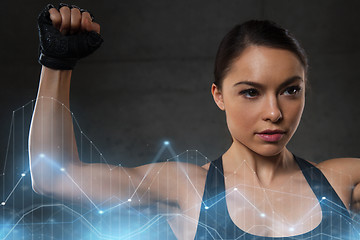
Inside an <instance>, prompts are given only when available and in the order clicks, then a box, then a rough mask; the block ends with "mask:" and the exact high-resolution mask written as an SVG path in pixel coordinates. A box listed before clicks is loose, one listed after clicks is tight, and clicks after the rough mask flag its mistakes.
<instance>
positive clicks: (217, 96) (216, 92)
mask: <svg viewBox="0 0 360 240" xmlns="http://www.w3.org/2000/svg"><path fill="white" fill-rule="evenodd" d="M211 94H212V95H213V98H214V101H215V103H216V105H217V106H218V107H219V108H220V109H221V110H223V111H224V110H225V104H224V99H223V95H222V92H221V90H220V89H219V87H218V86H216V85H215V84H214V83H213V84H212V85H211Z"/></svg>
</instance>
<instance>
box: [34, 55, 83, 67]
mask: <svg viewBox="0 0 360 240" xmlns="http://www.w3.org/2000/svg"><path fill="white" fill-rule="evenodd" d="M76 61H77V59H74V58H62V59H59V58H52V57H48V56H45V55H44V54H43V53H40V57H39V63H40V64H41V65H44V66H46V67H48V68H52V69H59V70H72V69H74V67H75V65H76Z"/></svg>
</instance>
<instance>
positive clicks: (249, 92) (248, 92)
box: [240, 88, 259, 98]
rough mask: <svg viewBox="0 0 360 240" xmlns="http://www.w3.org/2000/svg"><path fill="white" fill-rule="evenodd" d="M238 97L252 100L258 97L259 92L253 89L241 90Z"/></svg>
mask: <svg viewBox="0 0 360 240" xmlns="http://www.w3.org/2000/svg"><path fill="white" fill-rule="evenodd" d="M240 95H243V96H245V97H246V98H254V97H256V96H258V95H259V92H258V91H257V90H256V89H254V88H250V89H246V90H242V91H241V92H240Z"/></svg>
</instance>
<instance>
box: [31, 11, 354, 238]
mask: <svg viewBox="0 0 360 240" xmlns="http://www.w3.org/2000/svg"><path fill="white" fill-rule="evenodd" d="M39 32H40V50H41V55H40V59H39V61H40V63H41V64H42V65H43V67H42V74H41V78H40V86H39V91H38V97H37V102H36V106H35V110H34V114H33V119H32V124H31V130H30V136H29V154H30V164H31V176H32V183H33V189H34V190H35V191H36V192H38V193H40V194H45V195H49V196H52V197H55V198H61V199H67V200H70V201H72V202H74V201H77V202H80V203H93V204H102V205H103V204H106V205H108V206H115V205H118V204H123V203H124V202H127V204H131V205H148V204H152V205H154V204H158V206H159V211H161V212H164V213H167V214H170V216H171V217H169V219H168V222H169V224H170V226H171V228H172V230H173V232H174V234H175V235H176V237H177V238H178V239H194V238H195V239H273V238H275V239H351V236H350V234H352V233H353V232H354V229H353V226H352V224H351V216H350V213H349V211H350V209H351V208H356V204H357V202H358V201H359V199H360V190H359V188H357V185H358V183H359V181H360V161H359V159H355V158H338V159H330V160H327V161H324V162H321V163H319V164H315V163H310V162H308V161H306V160H303V159H301V158H299V157H297V156H295V155H293V154H292V153H291V152H290V151H289V150H288V149H287V148H286V145H287V143H288V142H289V141H290V139H291V137H292V136H293V134H294V132H295V131H296V129H297V127H298V124H299V122H300V119H301V116H302V112H303V109H304V105H305V89H306V86H307V59H306V55H305V53H304V51H303V49H302V48H301V47H300V45H299V43H298V42H297V41H296V39H294V38H293V37H292V35H291V34H290V33H289V32H288V31H287V30H285V29H283V28H281V27H279V26H278V25H276V24H275V23H272V22H269V21H249V22H246V23H244V24H242V25H238V26H235V27H234V28H233V29H232V30H231V31H230V32H229V33H228V34H227V35H226V36H225V38H224V39H223V41H222V42H221V44H220V47H219V50H218V54H217V57H216V62H215V82H214V83H213V84H212V88H211V93H212V95H213V98H214V101H215V103H216V104H217V106H218V107H219V108H220V109H221V110H223V111H224V112H225V114H226V120H227V125H228V128H229V131H230V133H231V136H232V139H233V142H232V145H231V147H230V148H229V149H228V150H227V151H226V152H225V153H224V154H223V155H222V156H221V157H220V158H219V159H217V160H215V161H213V162H211V163H209V164H206V165H204V166H196V165H192V164H186V163H178V162H166V163H155V164H149V165H144V166H139V167H136V168H123V167H114V168H111V167H110V168H109V166H108V165H104V164H86V163H83V162H81V161H80V160H79V156H78V151H77V145H76V142H75V136H74V131H73V124H72V116H71V113H70V112H69V111H68V109H69V88H70V79H71V73H72V69H73V67H74V65H75V63H76V60H77V59H79V58H81V57H84V56H86V55H88V54H90V53H91V52H93V51H94V50H95V49H96V48H97V47H98V46H99V45H100V44H101V41H102V40H101V37H100V35H99V33H100V26H99V25H98V24H97V23H95V22H92V18H91V16H90V14H89V13H88V12H86V11H82V10H80V9H78V8H77V7H74V6H73V7H70V6H66V5H63V6H62V7H61V8H59V9H56V8H54V7H52V6H48V7H47V8H46V9H45V10H44V11H43V12H42V13H41V14H40V16H39ZM334 170H336V171H334ZM341 173H346V174H341Z"/></svg>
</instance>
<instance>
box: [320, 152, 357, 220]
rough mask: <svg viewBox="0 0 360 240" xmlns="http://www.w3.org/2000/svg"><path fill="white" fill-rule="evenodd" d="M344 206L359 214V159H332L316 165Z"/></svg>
mask: <svg viewBox="0 0 360 240" xmlns="http://www.w3.org/2000/svg"><path fill="white" fill-rule="evenodd" d="M318 167H319V168H320V169H321V170H322V172H323V173H324V174H325V176H326V177H327V179H328V180H329V182H330V184H331V185H332V186H333V187H334V189H335V191H336V192H337V194H338V195H339V197H340V198H341V199H342V200H343V202H344V204H345V206H347V208H348V209H349V210H351V211H352V212H354V213H359V212H360V184H359V183H360V159H359V158H334V159H329V160H326V161H324V162H321V163H319V164H318Z"/></svg>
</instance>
